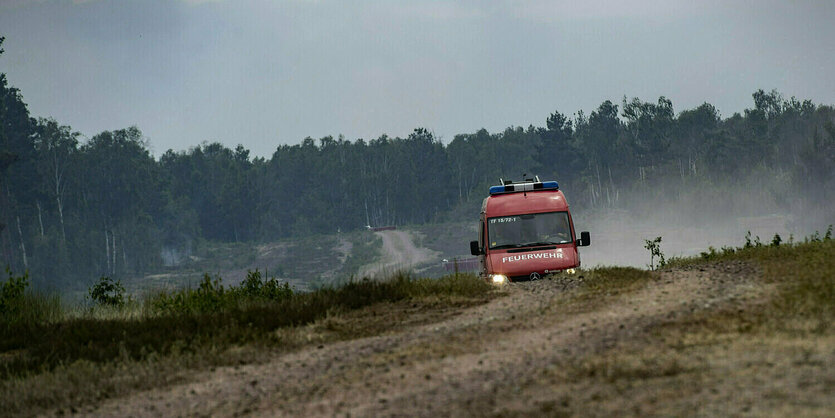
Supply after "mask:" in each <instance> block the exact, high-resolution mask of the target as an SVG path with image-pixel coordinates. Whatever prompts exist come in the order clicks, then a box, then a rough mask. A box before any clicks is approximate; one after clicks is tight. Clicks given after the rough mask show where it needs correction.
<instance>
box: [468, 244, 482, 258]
mask: <svg viewBox="0 0 835 418" xmlns="http://www.w3.org/2000/svg"><path fill="white" fill-rule="evenodd" d="M470 254H472V255H481V248H479V246H478V241H470Z"/></svg>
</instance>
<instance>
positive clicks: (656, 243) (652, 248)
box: [644, 237, 667, 270]
mask: <svg viewBox="0 0 835 418" xmlns="http://www.w3.org/2000/svg"><path fill="white" fill-rule="evenodd" d="M644 243H645V245H644V248H646V249H647V250H649V256H650V258H649V269H650V270H655V269H656V268H662V267H664V266H665V265H666V264H667V260H666V259H665V258H664V253H662V252H661V237H656V238H655V239H653V240H649V239H645V240H644ZM655 257H658V265H657V266H656V265H655Z"/></svg>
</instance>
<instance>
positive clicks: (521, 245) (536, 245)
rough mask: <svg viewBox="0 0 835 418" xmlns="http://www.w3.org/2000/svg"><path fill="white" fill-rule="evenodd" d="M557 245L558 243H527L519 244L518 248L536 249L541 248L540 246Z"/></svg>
mask: <svg viewBox="0 0 835 418" xmlns="http://www.w3.org/2000/svg"><path fill="white" fill-rule="evenodd" d="M557 244H559V243H558V242H550V241H544V242H528V243H526V244H519V246H520V247H538V246H541V245H557Z"/></svg>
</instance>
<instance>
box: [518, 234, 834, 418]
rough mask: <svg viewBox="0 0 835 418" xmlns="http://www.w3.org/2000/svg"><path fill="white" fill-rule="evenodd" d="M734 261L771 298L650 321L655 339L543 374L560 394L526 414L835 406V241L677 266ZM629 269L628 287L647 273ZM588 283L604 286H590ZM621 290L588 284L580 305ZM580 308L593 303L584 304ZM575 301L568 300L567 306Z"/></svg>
mask: <svg viewBox="0 0 835 418" xmlns="http://www.w3.org/2000/svg"><path fill="white" fill-rule="evenodd" d="M730 261H736V262H743V263H750V264H751V265H753V266H755V267H756V270H757V271H759V272H761V273H759V275H758V277H756V278H755V280H756V282H757V284H758V285H759V286H764V287H766V288H772V289H773V291H771V292H770V293H769V294H770V296H769V297H767V298H765V299H764V300H760V301H758V302H756V303H754V304H744V303H739V304H730V305H725V306H720V307H716V308H714V309H706V310H696V311H695V312H694V313H692V314H690V315H684V316H682V317H679V318H675V319H670V320H669V321H666V322H664V323H663V324H658V325H656V326H654V327H653V328H652V329H650V330H649V331H650V338H649V339H646V338H639V339H637V340H635V341H630V340H627V341H622V342H620V343H619V344H616V345H615V346H614V347H612V348H610V349H608V350H605V351H603V352H602V353H596V354H590V355H587V356H584V357H581V358H579V359H577V358H575V359H573V360H574V361H572V362H569V363H566V364H561V365H560V367H557V368H555V370H556V371H553V372H551V373H550V374H551V375H550V376H547V377H548V379H546V381H550V385H552V386H551V387H550V390H551V391H552V392H551V393H553V394H556V395H558V396H556V398H558V399H561V400H560V401H549V402H543V403H540V404H538V405H534V406H532V409H531V410H528V411H526V412H524V413H522V415H527V414H531V413H536V414H541V413H546V414H551V415H556V416H568V415H576V414H580V415H590V414H591V415H601V414H602V415H609V414H613V413H616V414H617V415H656V414H660V415H673V416H675V415H681V414H683V413H684V414H694V413H698V414H706V415H708V416H711V415H736V414H748V413H753V414H755V415H763V414H766V415H769V414H773V415H777V416H785V415H789V414H799V415H801V416H826V415H828V414H829V413H831V410H829V409H828V408H829V407H831V404H832V396H834V395H833V392H832V388H833V387H835V372H833V371H834V370H835V364H833V355H835V351H833V350H835V325H833V320H835V241H832V240H828V241H823V242H807V243H802V244H798V245H795V246H786V245H783V246H779V247H772V246H762V247H755V248H746V249H741V250H740V249H737V250H735V251H733V252H731V251H725V252H724V253H716V252H707V253H703V254H702V256H701V257H694V258H687V259H678V260H675V261H674V263H673V264H674V265H675V266H676V268H683V269H694V268H695V269H697V270H699V269H702V268H703V267H708V266H710V265H714V264H717V263H723V262H730ZM604 271H606V272H607V275H608V274H611V273H612V271H611V270H609V269H606V270H604ZM632 276H633V280H632V281H631V282H632V283H633V285H630V286H627V287H625V288H624V290H627V291H628V290H629V288H630V287H633V288H634V285H639V284H640V283H641V282H642V281H644V280H645V279H646V278H645V277H643V278H642V277H639V276H638V275H636V274H634V273H633V274H632ZM604 277H605V275H604ZM594 281H595V280H592V282H594ZM597 281H598V282H599V280H597ZM590 287H596V288H598V290H597V291H594V290H592V291H591V293H589V288H590ZM604 289H606V290H604ZM616 293H617V292H613V291H612V290H611V289H609V288H608V287H607V286H602V287H600V286H596V285H592V286H586V289H585V290H581V292H579V293H578V297H576V298H575V302H576V301H583V300H585V299H587V298H588V296H592V299H594V300H596V301H597V302H598V303H599V302H600V300H599V299H598V297H600V296H603V297H606V296H612V295H615V294H616ZM572 305H573V307H572ZM579 307H580V309H582V310H587V309H588V306H587V304H585V303H584V302H581V303H580V305H579ZM576 308H577V306H576V305H574V304H568V305H567V306H565V307H563V308H561V310H563V311H570V310H572V309H576ZM541 383H542V382H539V383H538V384H541ZM546 385H548V384H547V383H546ZM559 394H561V395H559ZM728 405H730V408H729V407H728ZM686 411H689V412H686ZM518 413H519V411H506V413H504V414H503V415H508V416H512V415H517V414H518Z"/></svg>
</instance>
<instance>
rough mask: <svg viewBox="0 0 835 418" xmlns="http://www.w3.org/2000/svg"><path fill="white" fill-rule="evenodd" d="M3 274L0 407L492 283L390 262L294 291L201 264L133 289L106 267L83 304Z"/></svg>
mask: <svg viewBox="0 0 835 418" xmlns="http://www.w3.org/2000/svg"><path fill="white" fill-rule="evenodd" d="M7 275H8V278H7V280H6V281H5V283H3V288H2V299H0V301H2V302H0V303H2V305H0V313H2V316H0V408H2V410H4V411H7V412H34V410H32V409H31V408H33V407H35V406H38V407H49V406H51V405H64V404H69V405H80V404H84V403H90V402H94V401H97V400H101V399H104V398H107V397H110V396H115V395H118V394H121V393H126V392H127V391H130V390H135V389H142V388H150V387H156V386H158V385H160V384H166V382H169V383H170V382H172V381H176V380H178V379H182V378H183V376H184V375H185V374H187V373H188V371H189V370H198V369H204V368H209V367H214V366H220V365H230V364H239V363H248V362H257V361H259V360H264V359H265V358H266V357H268V355H267V354H266V353H270V352H271V351H279V352H280V351H283V350H290V349H295V348H298V347H301V346H305V345H308V344H319V343H324V342H328V341H335V340H341V339H348V338H357V337H361V336H365V335H369V334H375V333H380V332H385V331H386V330H390V329H393V328H394V327H397V326H398V323H399V322H400V320H402V319H403V315H406V314H407V311H408V312H412V313H415V312H420V311H422V310H433V311H437V310H441V311H443V310H444V309H458V308H461V307H466V306H471V305H473V304H477V303H483V302H485V301H487V300H488V299H489V298H490V297H491V295H492V294H493V293H492V292H493V290H494V288H493V287H491V286H489V285H488V284H486V283H485V282H483V281H482V280H479V279H478V278H477V277H476V276H474V275H466V274H459V275H450V276H446V277H442V278H440V279H420V278H414V277H412V276H410V275H409V274H408V273H397V274H394V275H393V276H392V277H390V278H389V279H388V280H384V281H370V280H355V281H352V282H349V283H347V284H344V285H342V286H340V287H326V288H321V289H318V290H315V291H313V292H295V291H293V289H291V288H290V286H289V285H288V284H286V283H283V282H280V281H278V280H277V279H275V278H264V277H262V274H261V273H260V272H259V271H257V270H256V271H253V272H249V274H248V276H247V278H246V280H244V281H243V282H242V283H241V284H240V285H238V286H228V287H227V286H224V284H223V282H222V280H221V279H220V278H217V277H215V278H213V277H210V276H209V275H206V276H204V278H203V280H202V282H201V283H200V285H199V286H198V287H196V288H189V289H181V290H176V291H172V292H158V293H152V294H147V295H145V296H144V297H142V298H140V299H139V300H136V299H133V298H128V297H125V295H124V288H123V287H121V285H120V284H119V283H118V282H114V281H112V280H110V279H109V278H102V279H101V280H100V281H99V282H98V283H97V284H96V285H95V286H93V287H92V288H91V289H90V297H89V298H88V303H87V305H86V306H84V307H78V306H76V307H72V308H69V307H62V306H61V303H60V301H59V299H58V298H57V297H53V296H48V295H44V294H38V293H34V292H31V291H30V290H27V287H28V277H27V275H22V276H16V275H14V274H13V273H11V272H7ZM375 307H376V308H375ZM404 308H408V309H406V310H404ZM365 309H371V311H369V312H365V311H364V310H365ZM378 312H380V314H379V315H378ZM383 312H388V314H383ZM166 376H168V377H166ZM160 379H161V381H160ZM68 412H71V411H68Z"/></svg>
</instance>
